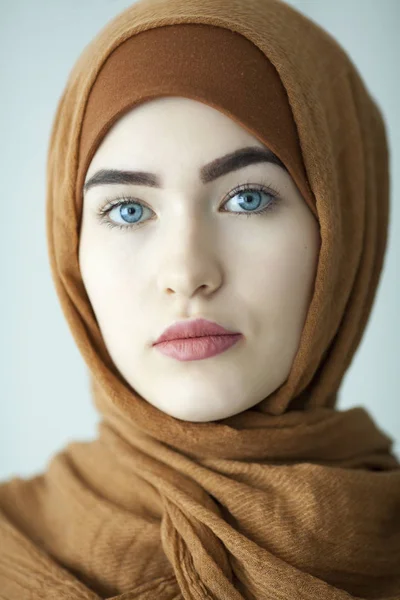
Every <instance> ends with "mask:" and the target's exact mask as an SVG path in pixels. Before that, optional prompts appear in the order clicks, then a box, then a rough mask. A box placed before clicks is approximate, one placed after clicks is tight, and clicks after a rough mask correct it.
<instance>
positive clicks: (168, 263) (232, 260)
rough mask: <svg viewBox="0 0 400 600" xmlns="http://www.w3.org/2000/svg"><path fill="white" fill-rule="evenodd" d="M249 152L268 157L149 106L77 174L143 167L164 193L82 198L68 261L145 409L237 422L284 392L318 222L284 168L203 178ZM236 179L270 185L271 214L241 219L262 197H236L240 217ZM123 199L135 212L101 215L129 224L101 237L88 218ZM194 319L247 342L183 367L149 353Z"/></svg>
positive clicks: (102, 188)
mask: <svg viewBox="0 0 400 600" xmlns="http://www.w3.org/2000/svg"><path fill="white" fill-rule="evenodd" d="M247 146H257V147H260V148H266V146H265V145H264V144H262V143H261V142H260V141H259V140H258V139H257V138H256V137H254V136H253V135H251V134H250V133H249V132H248V131H247V130H246V129H244V128H242V127H241V126H240V125H239V124H238V123H236V122H235V121H233V120H232V119H230V118H229V117H228V116H226V115H225V114H223V113H222V112H220V111H218V110H216V109H214V108H212V107H210V106H208V105H206V104H203V103H201V102H197V101H195V100H192V99H188V98H180V97H162V98H156V99H153V100H150V101H146V102H145V103H144V104H141V105H139V106H137V107H134V108H133V109H132V110H131V111H130V112H128V113H126V114H125V115H124V116H122V117H121V118H120V119H119V120H118V121H117V122H116V123H115V124H114V125H113V127H112V128H111V129H110V131H109V132H108V133H107V135H106V136H105V138H104V139H103V141H102V143H101V145H100V146H99V147H98V149H97V151H96V153H95V155H94V156H93V159H92V161H91V163H90V165H89V168H88V171H87V174H86V178H85V182H87V181H88V180H89V179H90V177H91V176H92V175H93V174H95V173H96V172H97V171H98V170H99V169H111V168H112V169H127V170H137V171H150V172H152V173H155V174H156V175H157V176H159V177H160V178H161V180H162V182H163V187H162V188H161V189H157V188H155V187H147V186H144V185H137V184H135V185H132V184H105V185H96V186H94V187H92V188H90V189H88V190H87V191H86V193H85V194H84V203H83V216H82V228H81V236H80V248H79V261H80V268H81V274H82V278H83V282H84V285H85V287H86V290H87V293H88V296H89V299H90V302H91V304H92V306H93V310H94V312H95V315H96V317H97V320H98V323H99V327H100V330H101V332H102V335H103V338H104V341H105V344H106V346H107V349H108V351H109V353H110V356H111V357H112V359H113V361H114V363H115V364H116V366H117V368H118V369H119V371H120V373H121V374H122V376H123V377H124V378H125V380H126V381H127V382H128V384H129V385H130V386H131V387H132V388H133V389H134V390H136V391H137V392H138V393H139V394H140V395H141V396H142V397H143V398H145V400H146V401H147V402H149V403H151V404H152V405H153V406H155V407H157V408H158V409H159V410H161V411H163V412H165V413H167V414H169V415H171V416H173V417H175V418H177V419H181V420H183V421H193V422H208V421H213V420H218V419H223V418H226V417H229V416H232V415H235V414H238V413H240V412H242V411H245V410H246V409H248V408H251V407H253V406H254V405H256V404H258V403H259V402H260V401H261V400H263V399H264V398H266V397H267V396H268V395H269V394H271V393H272V392H273V391H275V390H276V389H277V388H278V387H279V386H281V385H282V384H283V383H284V382H285V381H286V379H287V377H288V375H289V373H290V370H291V367H292V363H293V360H294V358H295V355H296V352H297V350H298V347H299V342H300V337H301V333H302V329H303V326H304V322H305V319H306V316H307V311H308V307H309V304H310V301H311V298H312V294H313V290H314V281H315V275H316V269H317V263H318V255H319V248H320V233H319V225H318V222H317V220H316V219H315V217H314V215H313V214H312V212H311V210H310V209H309V207H308V206H307V204H306V202H305V201H304V199H303V198H302V196H301V194H300V192H299V190H298V188H297V186H296V184H295V183H294V181H293V179H292V178H291V176H290V174H289V173H288V172H287V171H285V170H283V169H282V168H280V167H279V166H277V165H275V164H271V163H265V162H261V163H257V164H251V165H248V166H245V167H243V168H241V169H239V170H236V171H232V172H230V173H227V174H225V175H223V176H221V177H219V178H218V179H216V180H215V181H212V182H208V183H202V182H201V180H200V176H199V171H200V169H201V167H202V166H203V165H204V164H206V163H208V162H210V161H212V160H213V159H215V158H218V157H221V156H223V155H225V154H227V153H230V152H233V151H235V150H237V149H239V148H243V147H247ZM241 184H249V185H248V188H251V185H253V184H254V185H258V186H260V185H262V184H263V185H266V187H268V186H271V187H272V188H274V189H275V190H276V191H278V192H279V200H278V202H277V203H276V204H275V205H274V207H273V210H271V211H267V212H266V213H264V214H251V216H250V217H248V218H246V216H244V214H243V213H246V214H249V213H254V212H255V211H257V210H260V209H262V208H264V207H265V206H267V205H269V204H270V203H271V200H272V196H271V195H270V192H268V191H265V192H263V191H261V192H260V191H259V190H257V189H256V190H255V191H251V192H249V191H247V194H250V196H247V197H248V202H249V201H250V205H249V206H250V208H248V207H247V206H246V205H245V202H244V201H243V195H242V194H243V192H240V191H239V192H237V193H236V194H235V195H234V196H233V197H232V198H230V199H228V193H229V192H230V191H232V190H233V189H234V188H235V187H236V186H238V185H241ZM253 190H254V188H253ZM121 194H123V195H124V196H128V197H129V198H131V202H132V203H134V204H133V205H129V207H125V209H124V207H121V206H119V207H118V206H117V207H115V206H114V208H113V209H112V212H111V213H109V214H108V218H109V220H111V222H113V223H115V224H117V225H118V224H119V225H122V226H124V225H125V227H126V228H125V229H123V230H120V229H118V228H114V229H111V228H109V227H107V226H106V224H105V223H101V222H100V220H99V217H98V216H97V211H98V210H99V209H101V208H102V207H103V206H105V205H107V204H108V202H109V201H110V200H114V199H116V197H117V196H118V195H121ZM245 200H246V197H245ZM137 202H140V203H142V204H141V205H138V204H135V203H137ZM129 210H131V211H132V210H133V211H134V215H133V216H132V215H130V214H129ZM105 218H107V215H106V217H105ZM136 222H139V225H135V223H136ZM197 317H204V318H206V319H209V320H211V321H216V322H217V323H219V324H221V325H222V326H224V327H225V328H227V329H228V330H230V331H234V332H241V333H242V334H243V336H244V337H243V338H242V340H241V341H239V342H238V343H237V344H235V345H234V346H232V347H231V348H230V349H228V350H227V351H225V352H222V353H221V354H218V355H215V356H213V357H210V358H207V359H202V360H193V361H185V362H182V361H178V360H176V359H174V358H171V357H168V356H165V355H163V354H161V353H160V352H159V351H158V350H156V349H155V348H154V347H152V344H153V342H154V341H155V340H156V338H157V337H158V336H159V335H160V334H161V333H162V332H163V331H164V329H165V328H166V327H167V326H169V325H171V324H172V323H173V322H175V321H178V320H184V319H187V318H197Z"/></svg>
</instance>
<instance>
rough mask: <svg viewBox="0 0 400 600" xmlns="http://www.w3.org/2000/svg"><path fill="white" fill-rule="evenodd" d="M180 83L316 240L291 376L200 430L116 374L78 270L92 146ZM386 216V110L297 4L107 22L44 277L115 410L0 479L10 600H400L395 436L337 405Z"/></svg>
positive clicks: (70, 133) (80, 113) (251, 2)
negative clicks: (27, 474) (271, 181)
mask: <svg viewBox="0 0 400 600" xmlns="http://www.w3.org/2000/svg"><path fill="white" fill-rule="evenodd" d="M216 56H217V57H218V60H215V57H216ZM168 95H172V96H184V97H189V98H192V99H195V100H198V101H201V102H204V103H206V104H209V105H210V106H213V107H214V108H216V109H218V110H220V111H222V112H223V113H225V114H226V115H228V116H229V117H230V118H232V119H234V120H235V121H237V122H238V123H239V124H240V125H241V126H243V127H245V128H247V129H248V130H249V131H250V132H251V133H252V134H253V135H255V136H257V138H258V139H260V141H262V142H263V143H264V144H265V145H266V146H268V147H269V148H270V149H271V150H272V151H273V152H274V154H275V155H276V157H277V160H280V161H282V163H283V164H284V165H285V167H286V168H287V170H288V171H289V173H290V174H291V176H292V178H293V179H294V181H295V183H296V185H297V186H298V188H299V190H300V191H301V193H302V195H303V197H304V200H305V202H307V204H308V206H309V208H310V210H311V211H312V212H313V214H314V216H315V218H316V219H317V220H318V223H319V227H320V235H321V248H320V254H319V261H318V268H317V274H316V280H315V287H314V295H313V297H312V300H311V304H310V307H309V311H308V314H307V318H306V322H305V325H304V329H303V332H302V337H301V341H300V346H299V350H298V352H297V355H296V357H295V360H294V362H293V365H292V369H291V371H290V374H289V376H288V378H287V380H286V381H285V382H284V383H283V384H282V385H281V386H280V387H279V388H278V389H277V390H276V391H275V392H273V393H272V394H270V395H269V396H268V397H267V398H265V399H263V400H262V401H261V402H260V403H259V404H257V405H256V406H254V407H253V408H251V409H248V410H246V411H244V412H242V413H240V414H237V415H234V416H231V417H228V418H225V419H221V420H218V421H212V422H208V423H196V422H194V423H193V422H187V421H181V420H179V419H175V418H173V417H171V416H170V415H168V414H165V413H163V412H162V411H160V410H159V409H157V408H156V407H154V406H153V405H152V404H150V403H149V402H147V401H146V399H145V398H142V397H141V396H140V395H139V394H138V393H137V392H135V390H133V389H132V388H131V387H130V386H129V384H128V383H127V382H126V381H125V380H124V378H123V377H122V376H121V374H120V373H119V372H118V369H117V367H116V365H114V364H113V361H112V359H111V357H110V356H109V354H108V352H107V348H106V347H105V344H104V341H103V339H102V335H101V332H100V330H99V327H98V323H97V321H96V317H95V315H94V313H93V310H92V307H91V305H90V301H89V299H88V297H87V294H86V291H85V288H84V285H83V282H82V279H81V274H80V270H79V263H78V248H79V234H80V224H81V216H82V185H83V182H84V177H85V173H86V169H87V167H88V165H89V162H90V159H91V157H92V156H93V154H94V152H95V151H96V148H97V147H98V146H99V144H100V143H101V140H102V139H103V138H104V135H105V134H106V132H107V131H108V130H109V129H110V127H111V126H112V124H113V123H114V122H115V121H116V120H117V119H118V118H119V117H120V116H121V115H122V114H124V112H126V111H127V110H130V109H131V108H132V107H133V106H135V105H138V104H139V103H141V102H144V101H146V100H148V99H150V98H153V97H158V96H168ZM388 212H389V173H388V147H387V139H386V133H385V126H384V121H383V117H382V115H381V112H380V110H379V108H378V106H377V104H376V102H375V101H374V99H373V98H372V97H371V95H370V93H369V92H368V90H367V89H366V87H365V84H364V83H363V81H362V79H361V77H360V75H359V74H358V71H357V69H356V68H355V66H354V65H353V64H352V62H351V60H350V58H349V57H348V56H347V55H346V53H345V52H344V51H343V49H342V48H341V47H340V46H339V45H338V44H337V42H336V41H335V40H334V39H332V37H330V36H329V35H328V34H327V33H326V32H325V31H324V30H323V29H321V28H320V27H319V26H318V25H316V24H315V23H313V22H311V21H310V20H308V19H307V18H305V17H304V16H303V15H301V14H300V13H299V12H297V11H296V10H295V9H293V8H291V7H290V6H288V5H287V4H285V3H284V2H281V1H280V0H236V1H233V0H213V1H212V2H211V1H210V0H140V1H139V2H137V3H135V4H133V5H132V6H130V7H129V8H128V9H126V10H125V11H124V12H123V13H121V14H120V15H119V16H117V17H116V18H115V19H114V20H113V21H111V22H110V23H109V24H108V25H107V26H106V27H105V28H103V29H102V30H101V31H100V33H99V34H98V35H97V36H96V37H95V38H94V40H93V41H92V42H91V43H90V44H89V45H88V46H87V47H86V48H85V49H84V51H83V53H82V54H81V56H80V57H79V59H78V61H77V62H76V64H75V66H74V68H73V70H72V71H71V74H70V76H69V78H68V81H67V85H66V87H65V90H64V92H63V94H62V97H61V99H60V101H59V104H58V107H57V112H56V116H55V119H54V123H53V129H52V133H51V139H50V146H49V155H48V187H47V233H48V245H49V257H50V263H51V269H52V276H53V279H54V282H55V286H56V290H57V294H58V297H59V299H60V302H61V306H62V309H63V312H64V315H65V317H66V319H67V321H68V324H69V326H70V328H71V331H72V334H73V336H74V338H75V340H76V342H77V344H78V347H79V349H80V351H81V353H82V356H83V358H84V360H85V362H86V364H87V366H88V368H89V372H90V377H91V392H92V394H93V399H94V402H95V405H96V406H97V408H98V409H99V411H100V412H101V415H102V419H103V420H102V422H101V423H100V424H99V436H98V438H97V439H95V440H93V441H90V442H72V443H70V444H68V445H67V447H66V448H65V449H64V450H62V451H61V452H59V453H58V454H57V455H55V456H54V457H53V458H52V460H51V462H50V464H49V466H48V469H47V471H46V472H45V473H43V474H41V475H38V476H37V477H34V478H32V479H30V480H26V479H22V478H20V477H15V478H13V479H12V480H10V481H8V482H4V483H3V484H2V485H0V509H1V513H0V514H1V518H0V535H1V540H2V543H1V550H0V590H1V592H0V593H1V594H2V596H3V597H5V598H7V599H9V600H25V599H28V598H29V599H30V600H38V599H39V598H40V599H41V600H43V599H49V600H50V598H52V599H53V598H65V599H68V600H70V599H71V600H72V599H74V600H81V599H86V600H99V599H100V598H109V599H111V598H114V599H116V598H120V600H128V599H134V598H135V599H140V600H148V599H150V598H151V599H153V598H157V599H160V600H167V599H168V600H169V599H171V600H172V599H175V598H176V599H185V600H202V599H209V600H211V598H212V599H215V600H242V599H251V600H265V599H271V600H272V599H273V600H276V599H278V598H279V599H280V600H294V599H297V598H304V599H307V600H308V599H309V600H311V599H312V600H314V599H315V598H321V599H323V600H325V599H326V600H328V599H329V600H345V599H346V600H347V599H349V598H359V599H360V598H362V599H364V598H365V599H366V598H380V599H385V600H390V599H392V600H395V599H399V598H400V464H399V462H398V460H397V458H396V457H395V456H394V455H393V454H392V452H391V449H392V443H393V440H392V439H391V438H390V437H388V436H387V435H386V434H385V433H384V432H383V431H381V430H380V429H379V428H378V426H377V425H376V424H375V422H374V421H373V419H372V418H371V416H370V415H369V414H368V412H367V411H366V410H365V409H364V408H363V407H362V406H357V407H355V408H352V409H349V410H346V411H339V410H338V409H337V408H336V407H335V405H336V402H337V398H338V390H339V387H340V385H341V382H342V379H343V376H344V374H345V372H346V370H347V368H348V367H349V365H350V363H351V360H352V358H353V356H354V354H355V352H356V350H357V347H358V345H359V343H360V340H361V337H362V334H363V332H364V330H365V327H366V323H367V320H368V317H369V315H370V312H371V308H372V305H373V301H374V298H375V295H376V291H377V286H378V283H379V277H380V273H381V270H382V266H383V259H384V254H385V250H386V241H387V228H388ZM67 372H68V367H67V366H66V373H67ZM61 385H62V382H61ZM360 402H362V399H360ZM77 418H79V415H77Z"/></svg>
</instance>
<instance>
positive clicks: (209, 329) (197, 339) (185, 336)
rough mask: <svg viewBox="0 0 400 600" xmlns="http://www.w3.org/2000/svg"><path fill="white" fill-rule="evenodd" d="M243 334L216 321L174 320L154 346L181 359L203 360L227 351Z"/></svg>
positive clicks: (167, 354)
mask: <svg viewBox="0 0 400 600" xmlns="http://www.w3.org/2000/svg"><path fill="white" fill-rule="evenodd" d="M242 337H243V336H242V334H241V333H238V332H236V331H229V330H228V329H225V327H222V326H221V325H219V324H218V323H215V322H213V321H208V320H207V319H195V320H192V321H180V322H177V323H174V324H173V325H171V326H170V327H168V328H167V329H166V330H165V331H164V332H163V333H162V335H161V336H160V337H159V338H158V339H157V340H156V341H155V342H154V343H153V346H154V347H155V348H156V349H157V350H159V351H160V352H162V354H165V355H166V356H171V357H172V358H176V359H177V360H181V361H187V360H202V359H204V358H209V357H210V356H214V355H215V354H220V353H221V352H224V351H225V350H227V349H228V348H230V347H231V346H233V344H236V342H238V341H239V340H240V339H241V338H242Z"/></svg>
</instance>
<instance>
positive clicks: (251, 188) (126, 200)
mask: <svg viewBox="0 0 400 600" xmlns="http://www.w3.org/2000/svg"><path fill="white" fill-rule="evenodd" d="M244 191H246V192H264V193H266V194H267V195H269V196H271V197H272V199H271V201H270V202H269V204H267V206H265V207H264V208H262V209H260V210H257V211H253V212H232V213H231V214H232V215H234V216H237V217H242V216H245V217H247V218H248V217H251V216H253V215H260V214H264V213H267V212H270V211H272V210H274V209H275V208H276V205H277V204H278V202H279V201H280V200H281V195H280V192H279V190H277V189H275V188H274V187H273V186H272V185H271V184H270V183H267V182H264V183H262V184H252V183H251V182H250V181H247V182H246V183H243V184H241V185H239V186H237V187H235V188H234V189H233V190H232V191H231V192H229V193H228V196H227V198H226V199H225V200H224V202H223V204H226V203H227V202H229V200H231V198H233V197H234V196H236V195H237V194H239V193H240V192H244ZM128 204H139V205H141V206H144V207H145V208H148V209H149V210H151V209H150V207H149V206H147V204H145V203H144V202H139V201H138V200H136V199H135V198H132V197H130V196H126V195H121V196H116V197H114V198H113V199H110V198H106V204H105V205H104V206H103V207H102V208H100V209H99V210H98V212H97V213H96V215H97V217H98V219H99V221H100V223H101V224H104V225H106V227H109V228H110V229H115V228H117V229H120V230H124V229H127V230H129V229H137V228H139V227H141V226H142V225H144V224H145V223H146V221H142V222H141V223H138V224H135V223H134V224H131V225H129V224H126V225H121V224H119V223H113V222H112V221H110V219H109V218H108V213H109V212H111V210H112V209H113V208H115V207H116V206H126V205H128ZM223 212H230V211H227V210H225V211H223ZM147 220H151V219H147Z"/></svg>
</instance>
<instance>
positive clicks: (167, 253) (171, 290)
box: [158, 218, 223, 299]
mask: <svg viewBox="0 0 400 600" xmlns="http://www.w3.org/2000/svg"><path fill="white" fill-rule="evenodd" d="M194 221H195V220H194V219H193V218H192V220H191V222H190V223H189V225H188V226H187V227H185V230H184V231H183V228H181V229H180V230H179V232H178V231H176V232H175V234H174V235H171V236H170V238H169V239H168V241H167V244H166V247H165V250H164V254H163V260H161V261H160V265H159V274H158V286H159V289H160V291H161V293H165V294H168V295H172V294H179V295H180V296H182V297H184V298H187V299H189V298H192V297H193V296H194V295H196V294H199V293H201V294H203V295H207V296H209V295H210V294H212V293H215V291H216V290H217V289H218V288H219V287H220V286H221V283H222V278H223V277H222V276H223V269H222V264H221V259H220V256H218V253H217V251H216V244H215V243H213V241H212V236H211V233H212V232H211V226H210V225H209V226H208V227H207V224H205V223H203V226H201V225H200V224H199V222H198V221H197V223H196V222H194ZM214 237H215V236H214Z"/></svg>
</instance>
